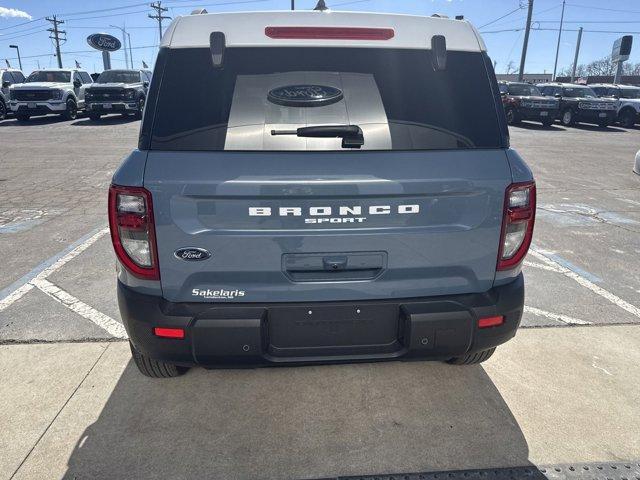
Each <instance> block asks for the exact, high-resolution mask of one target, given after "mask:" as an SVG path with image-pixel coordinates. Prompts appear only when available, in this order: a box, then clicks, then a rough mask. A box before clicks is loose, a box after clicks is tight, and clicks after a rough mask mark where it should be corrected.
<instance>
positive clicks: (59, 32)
mask: <svg viewBox="0 0 640 480" xmlns="http://www.w3.org/2000/svg"><path fill="white" fill-rule="evenodd" d="M45 20H47V21H48V22H51V23H52V24H53V28H48V29H47V32H50V33H52V34H53V36H49V38H50V39H52V40H53V41H55V42H56V57H57V58H58V68H62V56H61V55H60V40H61V39H60V35H62V34H66V33H67V32H66V31H64V30H58V25H60V24H62V23H64V20H58V17H57V16H56V15H54V16H53V17H46V18H45ZM62 40H64V39H62Z"/></svg>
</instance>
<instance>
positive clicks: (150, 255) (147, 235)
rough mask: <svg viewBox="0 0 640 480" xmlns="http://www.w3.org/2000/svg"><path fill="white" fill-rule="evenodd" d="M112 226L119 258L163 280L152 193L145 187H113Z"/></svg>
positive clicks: (138, 272) (130, 268)
mask: <svg viewBox="0 0 640 480" xmlns="http://www.w3.org/2000/svg"><path fill="white" fill-rule="evenodd" d="M109 227H110V229H111V241H112V243H113V248H114V249H115V251H116V255H117V256H118V259H119V260H120V262H121V263H122V265H123V266H124V267H125V268H126V269H127V270H128V271H129V272H131V273H132V274H133V275H135V276H136V277H139V278H144V279H147V280H159V279H160V272H159V269H158V253H157V248H156V236H155V228H154V222H153V205H152V203H151V193H149V191H148V190H146V189H144V188H142V187H120V186H117V185H112V186H111V187H110V188H109Z"/></svg>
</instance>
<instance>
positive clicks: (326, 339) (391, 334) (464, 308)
mask: <svg viewBox="0 0 640 480" xmlns="http://www.w3.org/2000/svg"><path fill="white" fill-rule="evenodd" d="M118 303H119V306H120V313H121V316H122V319H123V322H124V325H125V327H126V329H127V332H128V334H129V337H130V338H131V341H132V342H133V344H134V345H135V346H136V348H137V349H138V350H139V351H140V352H141V353H143V354H145V355H147V356H149V357H151V358H154V359H157V360H162V361H165V362H170V363H175V364H179V365H185V366H191V365H203V366H261V365H283V364H284V365H292V364H308V363H338V362H354V361H374V360H391V359H402V360H411V359H425V358H428V359H434V360H444V359H449V358H452V357H458V356H462V355H465V354H467V353H474V352H478V351H481V350H486V349H488V348H492V347H495V346H497V345H500V344H502V343H504V342H506V341H507V340H509V339H510V338H512V337H513V336H514V335H515V332H516V330H517V328H518V326H519V325H520V320H521V317H522V310H523V305H524V281H523V278H522V275H520V276H518V277H517V278H516V280H514V281H513V282H511V283H509V284H507V285H503V286H499V287H495V288H493V289H491V290H489V291H488V292H484V293H477V294H463V295H448V296H439V297H426V298H414V299H402V300H399V299H391V300H374V301H371V300H369V301H362V302H314V303H269V304H254V303H172V302H168V301H166V300H164V299H162V298H161V297H156V296H151V295H144V294H140V293H137V292H135V291H133V290H131V289H129V288H127V287H126V286H124V285H122V284H118ZM495 316H503V317H504V323H503V324H501V325H498V326H495V327H490V328H482V329H481V328H478V326H477V324H478V319H479V318H486V317H495ZM156 327H165V328H182V329H184V332H185V334H184V338H182V339H175V338H160V337H157V336H155V335H154V332H153V329H154V328H156Z"/></svg>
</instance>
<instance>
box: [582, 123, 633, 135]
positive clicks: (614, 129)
mask: <svg viewBox="0 0 640 480" xmlns="http://www.w3.org/2000/svg"><path fill="white" fill-rule="evenodd" d="M571 128H575V129H577V130H585V131H591V132H612V133H625V132H626V130H625V129H624V128H620V127H614V126H612V125H609V126H608V127H601V126H599V125H590V124H586V123H576V124H575V125H572V126H571Z"/></svg>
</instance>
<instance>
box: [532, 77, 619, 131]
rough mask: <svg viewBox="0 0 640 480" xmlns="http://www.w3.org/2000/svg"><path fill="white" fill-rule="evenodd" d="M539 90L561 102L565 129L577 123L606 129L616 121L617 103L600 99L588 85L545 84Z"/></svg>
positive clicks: (561, 113) (561, 121)
mask: <svg viewBox="0 0 640 480" xmlns="http://www.w3.org/2000/svg"><path fill="white" fill-rule="evenodd" d="M538 88H539V89H540V91H541V92H542V94H543V95H545V96H547V97H555V98H557V99H558V100H560V123H562V125H564V126H565V127H570V126H573V125H575V124H576V123H595V124H597V125H599V126H600V127H602V128H605V127H608V126H609V125H611V124H612V123H613V122H614V121H615V119H616V110H617V107H616V102H614V101H613V100H609V99H604V98H598V96H597V95H596V94H595V92H594V91H593V90H591V89H590V88H589V87H587V86H586V85H575V84H573V83H545V84H541V85H538Z"/></svg>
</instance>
